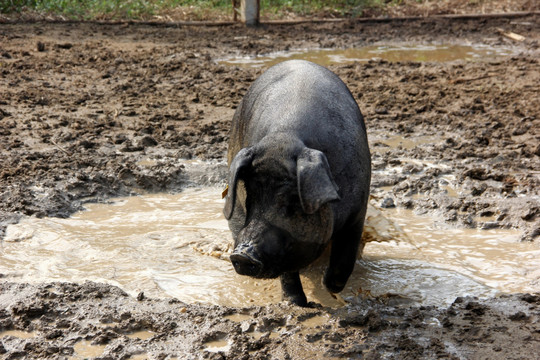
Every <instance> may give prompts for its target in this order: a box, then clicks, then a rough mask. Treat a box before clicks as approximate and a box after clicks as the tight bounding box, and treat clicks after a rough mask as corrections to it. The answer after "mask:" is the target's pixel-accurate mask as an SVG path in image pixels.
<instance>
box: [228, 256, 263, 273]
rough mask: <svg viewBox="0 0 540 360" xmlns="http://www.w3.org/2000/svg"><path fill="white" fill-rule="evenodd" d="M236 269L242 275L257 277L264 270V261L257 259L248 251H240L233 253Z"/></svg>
mask: <svg viewBox="0 0 540 360" xmlns="http://www.w3.org/2000/svg"><path fill="white" fill-rule="evenodd" d="M231 262H232V264H233V266H234V270H236V272H237V273H239V274H240V275H248V276H253V277H257V276H258V275H259V274H260V273H261V272H262V270H263V263H262V262H260V261H259V260H257V259H255V258H254V257H253V255H251V254H250V253H249V252H247V251H238V252H234V253H233V254H231Z"/></svg>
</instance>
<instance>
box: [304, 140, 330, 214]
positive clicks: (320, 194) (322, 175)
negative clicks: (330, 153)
mask: <svg viewBox="0 0 540 360" xmlns="http://www.w3.org/2000/svg"><path fill="white" fill-rule="evenodd" d="M296 175H297V178H298V194H299V195H300V203H301V204H302V209H303V210H304V212H305V213H307V214H313V213H315V212H316V211H317V210H318V209H319V207H321V205H323V204H325V203H327V202H329V201H332V200H339V199H340V197H339V195H338V187H337V185H336V183H335V182H334V179H333V178H332V173H331V172H330V166H328V160H327V159H326V156H325V155H324V154H323V153H322V152H320V151H318V150H314V149H310V148H305V149H304V150H302V153H301V154H300V156H299V157H298V162H297V164H296Z"/></svg>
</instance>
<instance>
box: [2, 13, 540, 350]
mask: <svg viewBox="0 0 540 360" xmlns="http://www.w3.org/2000/svg"><path fill="white" fill-rule="evenodd" d="M539 25H540V23H539V19H538V15H529V16H521V17H508V18H505V17H500V18H484V19H454V20H449V19H441V18H439V19H424V20H415V21H388V22H380V21H377V22H375V21H374V22H355V21H353V20H351V21H343V22H337V23H322V24H314V23H306V24H297V25H267V26H262V27H259V28H247V29H246V28H244V27H242V26H240V25H238V26H228V27H195V26H193V27H168V26H157V25H156V26H141V25H133V24H124V25H122V24H120V25H103V24H91V23H67V24H66V23H55V24H52V23H39V22H38V23H32V24H20V23H19V24H17V23H15V24H7V23H6V24H0V74H1V76H0V135H1V139H2V141H1V142H0V149H1V156H0V239H1V238H2V237H3V235H4V231H5V228H6V226H7V225H8V224H12V223H16V222H18V221H19V220H20V219H21V218H22V217H25V216H36V217H44V216H57V217H67V216H69V215H70V214H72V213H73V212H74V211H76V210H79V209H82V207H83V205H84V203H85V202H88V201H105V200H106V199H107V198H110V197H112V196H120V195H130V194H137V193H141V192H145V191H168V192H174V191H180V190H181V189H182V188H184V187H185V186H193V185H195V186H201V185H208V184H212V185H214V184H222V183H224V173H223V166H222V165H221V166H216V169H215V171H208V172H207V173H205V174H202V175H201V174H200V173H190V171H188V170H187V169H186V168H185V167H184V166H183V165H181V164H180V163H179V161H178V160H179V159H202V160H210V159H216V160H223V159H224V158H225V155H226V150H227V149H226V141H227V139H228V128H229V124H230V120H231V118H232V114H233V112H234V108H235V107H236V105H237V104H238V103H239V101H240V100H241V98H242V95H243V94H244V93H245V92H246V90H247V88H248V87H249V85H250V84H251V83H252V82H253V80H254V79H255V78H256V77H257V76H258V75H259V74H260V73H261V72H262V69H252V68H241V67H230V66H226V65H221V64H219V63H218V62H217V60H219V59H223V58H226V57H229V56H240V55H256V54H264V53H269V52H275V51H285V50H289V49H298V48H346V47H360V46H364V45H371V44H379V43H384V44H392V43H400V44H402V43H428V44H439V43H445V44H446V43H452V44H456V43H457V44H484V45H490V46H493V47H503V46H504V47H509V48H511V49H512V50H513V51H514V55H513V56H508V57H505V58H500V59H491V60H485V61H474V62H472V61H471V62H464V61H455V62H445V63H430V62H399V63H390V62H386V61H370V62H367V63H353V64H346V65H332V66H330V68H331V69H332V70H333V71H335V72H336V73H337V74H338V75H339V76H340V77H341V78H342V79H343V80H344V81H345V83H346V84H347V85H348V86H349V88H350V89H351V92H352V94H353V95H354V96H355V98H356V99H357V101H358V103H359V106H360V108H361V110H362V112H363V113H364V115H365V118H366V124H367V128H368V134H369V135H370V146H371V149H372V159H373V168H374V171H375V174H374V177H373V180H372V183H373V184H372V193H373V196H374V199H375V200H376V201H380V203H381V205H383V206H391V204H392V203H393V204H395V205H396V206H398V207H405V208H410V209H413V210H414V211H415V212H417V213H428V214H430V215H432V216H434V217H437V218H440V219H441V221H445V222H447V223H450V224H455V225H456V226H466V227H473V228H484V229H492V228H514V229H518V230H519V231H520V232H521V233H522V239H521V240H522V241H536V242H537V241H539V235H540V200H539V199H540V198H539V189H540V186H539V185H540V171H539V170H540V141H539V140H540V102H539V101H538V100H539V96H538V94H539V93H540V92H539V90H540V85H539V84H540V72H539V64H538V59H539V56H538V55H539V53H540V49H539V44H540V43H539V40H540V26H539ZM498 29H503V30H504V31H505V32H510V31H511V32H514V33H517V34H520V35H522V36H524V37H525V40H524V41H521V42H519V41H514V40H511V39H508V38H507V37H504V36H502V35H501V33H500V31H499V30H498ZM392 136H399V137H402V138H404V139H411V140H413V141H414V140H416V139H424V138H426V139H431V140H430V141H422V145H421V146H414V147H407V146H389V145H388V144H387V143H385V141H383V140H384V139H385V138H387V137H392ZM403 158H409V159H411V158H412V159H422V160H424V161H431V162H433V163H436V164H444V165H445V166H444V169H446V170H440V168H437V169H433V168H430V167H428V166H423V165H421V164H420V165H418V164H417V165H414V164H411V163H405V162H403V163H401V160H400V159H403ZM146 159H151V160H153V161H152V162H151V164H150V165H148V164H147V163H145V162H144V161H142V160H146ZM398 165H402V167H401V171H399V172H390V173H387V172H382V171H380V170H383V169H385V168H388V167H396V166H398ZM378 171H379V173H378ZM445 175H449V176H451V177H452V178H453V179H454V180H453V184H452V186H454V187H455V188H456V189H459V192H458V193H457V194H451V193H449V192H448V190H447V185H448V183H447V182H446V181H445V180H443V179H442V178H443V177H444V176H445ZM389 204H390V205H389ZM0 251H1V250H0ZM1 277H3V276H2V274H0V278H1ZM4 280H5V281H3V282H0V289H1V290H0V331H3V330H21V331H28V332H30V331H35V332H36V335H35V336H34V337H31V338H29V339H21V338H18V337H14V336H4V337H2V338H1V339H0V356H2V357H3V358H5V359H19V358H28V359H30V358H36V359H37V358H39V359H57V358H60V359H64V358H70V357H72V356H74V354H75V347H76V344H77V343H79V342H80V341H81V340H84V341H87V342H88V343H89V344H92V345H96V346H97V345H105V347H104V353H103V354H102V355H101V356H99V358H100V359H127V358H130V357H132V358H146V357H147V358H151V359H170V358H181V359H184V358H186V359H191V358H209V359H221V358H231V359H232V358H234V359H236V358H245V359H248V358H253V359H268V358H276V359H277V358H279V359H300V358H306V357H308V356H309V357H313V358H366V359H378V358H388V359H392V358H395V359H418V358H456V359H487V358H492V359H494V358H499V359H531V358H535V356H536V358H538V355H535V354H539V353H540V307H539V306H540V296H539V295H538V294H513V295H503V296H500V297H497V298H492V299H474V298H457V299H456V301H455V302H454V303H453V304H452V305H451V306H450V307H448V308H437V307H426V306H420V305H411V304H402V303H399V302H393V301H389V300H388V299H372V298H364V297H359V298H358V299H357V301H356V302H355V303H352V304H349V305H348V306H346V307H343V308H340V309H330V308H324V307H314V308H311V309H302V308H297V307H293V306H289V305H287V304H279V305H268V306H264V307H252V308H245V309H239V308H228V307H223V306H217V305H188V304H183V303H181V302H179V301H175V300H169V299H167V300H163V299H147V298H146V297H145V296H144V295H143V294H141V295H140V296H139V297H138V298H137V299H135V298H132V297H129V296H128V295H127V294H125V293H124V292H123V291H122V290H120V289H118V288H115V287H112V286H108V285H103V284H97V283H91V282H88V283H85V284H69V283H51V284H18V283H15V282H12V281H13V279H4ZM231 291H233V289H231ZM235 315H237V316H236V317H235ZM320 319H322V320H320ZM310 320H311V321H310ZM137 331H146V332H151V333H152V336H151V337H149V338H145V339H141V338H137V337H128V336H127V335H128V334H131V333H133V332H137ZM214 340H222V341H225V342H228V344H229V345H228V346H229V348H228V350H227V351H221V352H211V351H204V349H205V348H206V347H207V345H205V344H207V343H208V342H209V341H214Z"/></svg>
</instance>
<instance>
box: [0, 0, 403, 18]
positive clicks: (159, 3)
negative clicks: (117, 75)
mask: <svg viewBox="0 0 540 360" xmlns="http://www.w3.org/2000/svg"><path fill="white" fill-rule="evenodd" d="M260 1H261V16H262V17H267V18H268V17H269V18H283V17H285V16H287V15H288V14H295V15H297V16H328V15H330V16H339V17H355V16H362V14H363V13H364V11H366V10H367V9H374V8H382V7H384V6H386V5H387V4H389V3H394V2H398V1H400V0H314V1H309V0H295V1H293V0H260ZM175 9H182V10H183V12H184V13H186V12H188V13H189V14H191V15H194V17H195V18H197V19H200V18H202V17H207V16H210V17H213V16H214V15H216V14H221V17H225V16H228V17H232V5H231V0H0V13H4V14H13V13H24V12H37V13H39V14H43V15H53V16H62V17H66V18H69V19H84V20H89V19H148V18H151V17H153V16H156V15H160V14H167V13H171V12H172V11H174V10H175ZM192 17H193V16H192Z"/></svg>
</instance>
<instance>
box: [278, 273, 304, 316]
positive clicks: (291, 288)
mask: <svg viewBox="0 0 540 360" xmlns="http://www.w3.org/2000/svg"><path fill="white" fill-rule="evenodd" d="M280 280H281V289H282V290H283V300H285V301H290V302H292V303H293V304H295V305H298V306H302V307H306V306H307V298H306V294H304V290H303V289H302V282H301V281H300V274H299V273H298V271H294V272H288V273H284V274H282V275H281V276H280Z"/></svg>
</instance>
